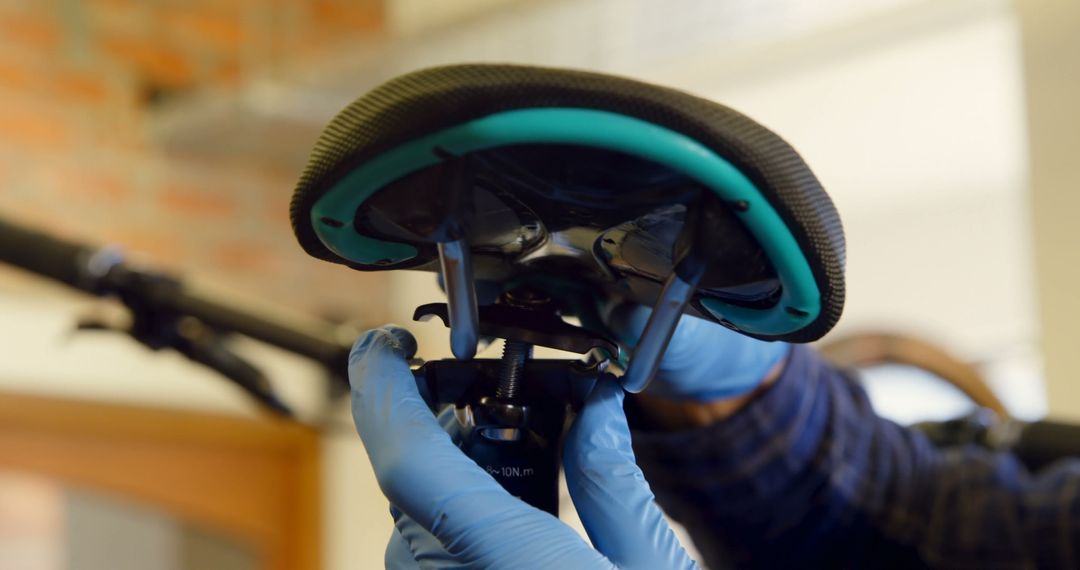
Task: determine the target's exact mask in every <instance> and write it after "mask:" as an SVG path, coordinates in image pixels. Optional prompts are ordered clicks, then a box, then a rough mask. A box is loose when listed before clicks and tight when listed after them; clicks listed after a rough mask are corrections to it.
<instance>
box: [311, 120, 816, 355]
mask: <svg viewBox="0 0 1080 570" xmlns="http://www.w3.org/2000/svg"><path fill="white" fill-rule="evenodd" d="M516 144H573V145H582V146H591V147H598V148H603V149H609V150H615V151H619V152H623V153H626V154H629V155H633V156H637V157H640V158H643V159H647V160H651V161H653V162H657V163H660V164H663V165H666V166H668V167H670V168H672V169H674V170H677V171H679V172H682V173H684V174H686V175H687V176H689V177H691V178H693V179H695V180H697V181H698V182H700V183H701V184H703V185H704V186H705V187H707V188H709V189H710V190H712V191H713V192H715V193H716V195H717V196H719V197H720V198H721V199H723V200H725V201H729V202H735V201H741V202H745V203H746V204H747V205H748V207H746V208H738V209H733V211H734V212H735V215H736V216H738V218H739V219H740V220H741V221H742V222H743V225H745V226H746V228H747V229H748V230H749V231H750V233H751V234H752V235H753V236H754V238H756V239H757V241H758V243H759V244H760V245H761V247H762V249H763V250H764V251H765V253H766V255H768V256H769V259H770V260H771V261H772V264H773V266H774V267H775V268H776V272H777V276H778V277H779V279H780V282H781V284H782V286H783V290H782V292H781V296H780V300H779V302H778V303H777V304H776V305H775V306H773V307H770V308H768V309H751V308H747V307H739V306H735V305H731V304H729V303H725V302H723V301H720V300H718V299H711V298H702V299H701V304H702V305H703V306H704V307H705V308H706V309H707V310H708V311H709V312H710V313H712V314H713V316H714V317H716V318H717V319H726V320H727V321H730V322H731V323H732V324H734V325H735V326H736V327H738V328H739V329H740V330H743V331H746V332H749V333H753V334H760V335H769V336H772V335H782V334H786V333H790V332H794V331H796V330H798V329H801V328H803V327H805V326H807V325H809V324H810V323H812V322H813V321H814V320H815V319H817V317H818V315H819V314H820V312H821V300H820V297H819V290H818V287H817V283H816V281H815V280H814V275H813V272H812V271H811V269H810V264H809V262H807V260H806V256H805V255H804V254H803V252H802V249H801V248H800V247H799V244H798V242H797V241H796V239H795V237H794V236H793V235H792V234H791V231H790V230H789V229H788V227H787V225H786V224H785V223H784V221H783V220H782V219H781V218H780V216H779V214H777V212H776V210H775V209H774V208H773V207H772V205H771V204H769V202H768V200H766V199H765V197H764V196H763V195H762V194H761V192H759V191H758V189H757V188H756V187H755V186H754V184H753V183H752V182H751V181H750V180H749V179H748V178H747V177H746V176H745V175H743V173H742V172H740V171H739V169H737V168H735V166H733V165H732V164H731V163H730V162H728V161H727V160H725V159H724V158H723V157H721V156H719V155H717V154H716V153H715V152H713V151H712V150H710V149H708V148H706V147H705V146H704V145H702V144H701V143H699V142H697V141H696V140H694V139H692V138H690V137H687V136H686V135H683V134H680V133H678V132H676V131H673V130H671V129H667V128H665V127H661V126H659V125H656V124H653V123H650V122H647V121H643V120H641V119H636V118H633V117H629V116H626V115H621V114H618V113H611V112H608V111H598V110H593V109H577V108H531V109H518V110H513V111H504V112H500V113H495V114H492V115H488V116H486V117H482V118H479V119H474V120H472V121H468V122H466V123H462V124H460V125H457V126H454V127H450V128H446V129H443V130H441V131H438V132H435V133H432V134H429V135H426V136H422V137H420V138H417V139H413V140H411V141H409V142H407V143H404V144H402V145H400V146H397V147H395V148H393V149H391V150H389V151H386V152H384V153H382V154H380V155H378V156H376V157H374V158H372V159H371V160H368V161H366V162H364V163H363V164H362V165H360V166H359V167H358V168H356V169H354V170H352V171H351V172H349V173H348V174H347V175H345V176H344V177H343V178H342V179H341V180H339V181H338V182H337V183H336V184H334V185H333V186H332V187H331V188H330V189H329V190H328V191H327V192H326V193H325V194H324V195H323V196H322V197H320V198H319V199H318V201H316V203H315V205H314V206H313V207H312V208H311V223H312V226H313V227H314V228H315V233H316V235H318V237H319V239H320V240H321V241H322V242H323V244H325V245H326V247H327V248H329V249H330V250H331V251H333V252H334V253H336V254H337V255H339V256H341V257H343V258H345V259H348V260H350V261H352V262H354V263H361V264H368V265H370V264H393V263H399V262H403V261H408V260H409V259H411V258H413V257H415V256H416V255H417V250H416V248H415V247H413V246H411V245H409V244H404V243H395V242H389V241H383V240H379V239H375V238H372V237H368V236H364V235H361V234H359V233H357V232H356V231H355V230H354V229H353V225H352V223H351V220H352V217H353V215H354V212H356V210H357V208H359V207H360V205H361V204H362V203H363V202H364V201H365V200H367V199H368V198H370V197H371V196H372V195H373V194H375V192H376V191H378V190H379V189H380V188H382V187H384V186H386V185H388V184H390V183H391V182H394V181H395V180H398V179H399V178H401V177H403V176H405V175H407V174H410V173H412V172H416V171H417V170H420V169H422V168H426V167H429V166H432V165H435V164H437V163H439V162H440V161H441V160H442V159H441V158H440V157H439V156H437V155H436V154H435V151H434V149H436V148H440V149H444V150H446V151H448V152H450V153H451V154H455V155H463V154H466V153H469V152H473V151H478V150H484V149H489V148H494V147H500V146H507V145H516ZM343 212H347V213H348V214H347V217H348V220H349V222H348V223H345V222H342V221H340V217H341V216H342V213H343ZM324 219H329V220H335V221H336V222H334V223H324V222H323V220H324Z"/></svg>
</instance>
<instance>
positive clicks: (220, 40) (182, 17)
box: [162, 7, 248, 52]
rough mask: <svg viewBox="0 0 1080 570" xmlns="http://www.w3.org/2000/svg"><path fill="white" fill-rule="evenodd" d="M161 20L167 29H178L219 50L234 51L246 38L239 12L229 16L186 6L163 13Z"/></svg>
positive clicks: (246, 34)
mask: <svg viewBox="0 0 1080 570" xmlns="http://www.w3.org/2000/svg"><path fill="white" fill-rule="evenodd" d="M162 20H163V22H164V24H165V26H166V27H167V29H169V30H175V31H178V32H180V33H182V34H184V35H186V36H188V37H190V38H191V39H193V40H196V41H198V42H200V43H206V44H210V45H212V46H213V47H216V48H217V49H219V50H228V51H230V52H231V51H235V50H236V49H237V48H238V47H239V46H240V45H241V44H243V43H244V42H245V41H247V40H248V32H247V30H246V29H245V28H244V26H243V24H242V23H241V21H240V15H239V14H236V15H234V16H232V17H230V16H226V15H223V14H211V13H205V12H200V11H197V10H194V9H192V8H190V7H188V8H186V9H183V10H172V11H169V12H167V13H165V14H164V15H163V17H162Z"/></svg>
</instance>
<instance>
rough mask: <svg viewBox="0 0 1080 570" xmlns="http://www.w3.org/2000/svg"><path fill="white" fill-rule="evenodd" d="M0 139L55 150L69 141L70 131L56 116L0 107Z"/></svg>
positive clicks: (70, 137)
mask: <svg viewBox="0 0 1080 570" xmlns="http://www.w3.org/2000/svg"><path fill="white" fill-rule="evenodd" d="M0 139H7V141H9V142H12V143H15V144H16V145H27V146H32V147H36V148H38V149H42V150H55V149H58V148H59V147H64V146H66V145H67V144H68V143H70V142H71V139H72V133H71V131H70V127H69V126H68V125H67V124H66V123H65V122H64V121H63V120H61V119H60V118H58V117H51V116H47V115H43V114H36V113H35V114H31V113H20V112H19V110H18V109H12V108H0Z"/></svg>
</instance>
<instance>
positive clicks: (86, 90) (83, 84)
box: [50, 72, 108, 103]
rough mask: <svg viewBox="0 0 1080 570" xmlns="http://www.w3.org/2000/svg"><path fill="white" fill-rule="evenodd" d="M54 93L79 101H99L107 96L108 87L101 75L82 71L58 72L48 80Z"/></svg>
mask: <svg viewBox="0 0 1080 570" xmlns="http://www.w3.org/2000/svg"><path fill="white" fill-rule="evenodd" d="M50 84H51V90H52V92H53V93H55V94H56V95H58V96H60V97H62V98H64V99H68V100H71V101H77V102H81V103H100V102H102V101H104V100H105V99H106V98H107V95H108V89H107V87H106V85H105V79H104V78H103V77H102V76H101V75H94V74H90V73H84V72H60V73H57V74H56V76H55V77H54V78H53V79H52V81H50Z"/></svg>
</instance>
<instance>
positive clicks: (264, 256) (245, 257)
mask: <svg viewBox="0 0 1080 570" xmlns="http://www.w3.org/2000/svg"><path fill="white" fill-rule="evenodd" d="M211 247H212V248H213V250H212V253H211V258H212V259H213V262H214V264H215V265H216V266H218V267H221V268H223V269H227V270H229V271H234V272H238V273H264V274H265V273H273V272H275V271H276V270H277V269H278V267H279V260H278V253H277V252H276V251H275V250H274V249H273V248H271V247H268V246H266V245H264V244H262V243H259V242H255V241H229V242H221V243H215V244H213V245H212V246H211Z"/></svg>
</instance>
